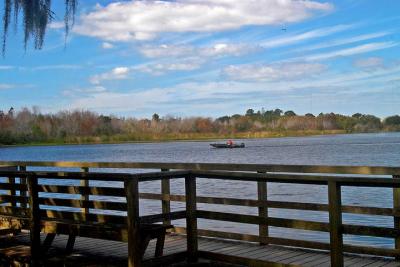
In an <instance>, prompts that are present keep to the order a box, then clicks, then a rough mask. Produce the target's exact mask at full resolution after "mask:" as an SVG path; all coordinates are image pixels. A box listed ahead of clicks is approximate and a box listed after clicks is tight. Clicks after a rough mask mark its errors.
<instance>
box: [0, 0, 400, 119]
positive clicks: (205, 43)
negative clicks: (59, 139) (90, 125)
mask: <svg viewBox="0 0 400 267" xmlns="http://www.w3.org/2000/svg"><path fill="white" fill-rule="evenodd" d="M3 2H4V1H0V10H1V11H3V9H4V7H3ZM63 3H64V1H57V0H53V6H52V8H53V10H54V12H55V18H54V20H53V22H52V23H51V24H50V26H49V28H48V30H47V33H46V37H45V44H44V47H43V49H42V50H34V49H33V48H32V47H33V46H32V44H30V45H28V48H27V50H26V51H25V50H24V46H23V36H22V33H23V30H22V28H20V27H17V32H16V33H14V32H13V31H12V30H11V31H10V33H9V36H8V43H7V51H6V55H5V57H4V58H0V110H8V109H9V108H10V107H11V106H12V107H14V108H15V109H20V108H22V107H29V108H30V107H34V106H35V107H38V108H39V109H40V110H41V111H42V112H53V113H55V112H58V111H60V110H75V109H78V110H91V111H95V112H98V113H102V114H113V115H116V116H129V117H138V118H143V117H150V116H151V115H152V114H153V113H158V114H160V116H167V115H170V116H181V117H189V116H209V117H214V118H215V117H219V116H223V115H232V114H236V113H241V114H243V113H244V112H245V111H246V110H247V109H249V108H253V109H255V110H259V109H262V108H264V109H266V110H269V109H275V108H280V109H283V110H293V111H295V112H296V113H298V114H305V113H308V112H311V113H314V114H319V113H320V112H323V113H328V112H335V113H341V114H346V115H351V114H354V113H357V112H360V113H368V114H374V115H376V116H379V117H381V118H384V117H387V116H389V115H394V114H399V113H400V35H399V31H400V27H399V26H400V15H399V14H400V12H399V11H400V1H397V0H380V1H376V0H336V1H329V0H326V1H322V0H321V1H320V0H318V1H317V0H313V1H312V0H309V1H307V0H304V1H296V0H243V1H237V0H175V1H172V0H170V1H167V0H159V1H152V0H141V1H140V0H136V1H101V0H97V1H94V0H79V5H78V11H77V12H78V14H76V22H75V25H74V27H73V28H72V30H71V32H70V34H69V35H68V37H67V39H65V32H64V26H63V22H62V21H63V16H64V13H63V12H64V8H65V7H64V6H63Z"/></svg>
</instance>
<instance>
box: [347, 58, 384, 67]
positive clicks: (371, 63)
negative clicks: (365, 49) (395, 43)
mask: <svg viewBox="0 0 400 267" xmlns="http://www.w3.org/2000/svg"><path fill="white" fill-rule="evenodd" d="M353 65H354V66H356V67H358V68H362V69H371V68H380V67H383V58H381V57H368V58H361V59H357V60H355V61H354V62H353Z"/></svg>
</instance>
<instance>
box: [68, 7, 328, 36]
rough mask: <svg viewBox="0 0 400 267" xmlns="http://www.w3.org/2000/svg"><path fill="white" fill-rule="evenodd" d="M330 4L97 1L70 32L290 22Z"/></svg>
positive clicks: (128, 32)
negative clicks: (103, 2)
mask: <svg viewBox="0 0 400 267" xmlns="http://www.w3.org/2000/svg"><path fill="white" fill-rule="evenodd" d="M332 9H333V6H332V5H331V4H329V3H320V2H317V1H311V0H306V1H295V0H284V1H282V0H258V1H236V0H201V1H200V0H176V1H165V0H159V1H150V0H147V1H127V2H116V3H111V4H109V5H107V6H105V7H102V6H100V5H98V6H97V8H96V9H95V10H94V11H92V12H90V13H88V14H86V15H83V16H82V18H81V24H80V25H77V26H76V27H75V32H77V33H79V34H82V35H87V36H92V37H97V38H101V39H103V40H108V41H132V40H149V39H153V38H155V37H157V36H158V35H159V34H160V33H163V32H178V33H182V32H215V31H225V30H233V29H238V28H240V27H243V26H248V25H276V24H282V23H293V22H298V21H302V20H305V19H307V18H309V17H311V16H312V15H313V13H314V12H321V11H322V12H326V11H330V10H332Z"/></svg>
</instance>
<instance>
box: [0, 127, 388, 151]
mask: <svg viewBox="0 0 400 267" xmlns="http://www.w3.org/2000/svg"><path fill="white" fill-rule="evenodd" d="M370 133H388V132H386V131H380V132H370ZM347 134H348V135H352V134H369V133H362V132H353V133H348V132H345V131H343V130H332V131H301V132H280V133H277V132H276V133H274V132H253V133H240V134H236V135H234V136H207V135H206V136H205V137H204V138H164V139H162V138H154V139H149V140H132V141H109V142H107V141H105V142H97V141H93V142H37V143H36V142H35V143H26V144H13V145H1V144H0V148H8V147H35V146H79V145H118V144H146V143H171V142H207V141H220V140H226V139H241V140H251V139H268V138H287V137H313V136H330V135H347Z"/></svg>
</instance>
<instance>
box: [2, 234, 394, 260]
mask: <svg viewBox="0 0 400 267" xmlns="http://www.w3.org/2000/svg"><path fill="white" fill-rule="evenodd" d="M42 238H44V237H43V236H42ZM18 239H19V241H20V243H22V244H27V243H28V242H29V237H28V236H27V235H26V234H22V235H20V236H19V237H18ZM67 240H68V237H67V236H64V235H60V236H57V237H56V238H55V240H54V242H53V248H52V249H53V250H58V251H60V254H61V252H62V251H63V250H64V249H65V244H66V242H67ZM155 249H156V242H154V241H150V244H149V248H148V250H147V251H146V253H145V255H144V265H146V262H147V263H150V262H151V260H150V259H151V258H152V257H153V254H154V252H155ZM185 251H186V237H185V236H184V235H175V234H171V235H168V236H167V238H166V241H165V248H164V255H165V256H169V255H172V254H174V255H177V253H183V252H185ZM1 253H2V249H1V248H0V254H1ZM178 255H179V254H178ZM199 256H202V257H209V258H211V259H214V260H217V259H219V260H222V261H226V262H229V261H230V262H236V263H240V261H238V260H242V261H245V262H243V264H245V263H246V262H247V263H259V265H253V266H310V267H311V266H318V267H319V266H330V264H329V261H330V256H329V253H326V252H321V251H307V250H300V249H294V248H290V247H282V246H275V245H265V246H259V245H257V244H251V243H247V242H235V241H226V240H218V239H211V238H199ZM127 258H128V247H127V244H126V243H122V242H116V241H107V240H96V239H91V238H83V237H77V239H76V244H75V250H74V253H73V254H72V255H70V256H67V257H66V258H62V257H58V258H57V257H53V258H50V259H49V262H50V263H54V262H57V261H58V262H60V261H63V260H65V261H67V262H68V261H70V262H76V264H75V266H76V267H79V266H89V265H90V266H124V265H125V264H126V260H127ZM268 262H277V264H275V265H271V264H269V265H268V264H267V263H268ZM85 264H87V265H85ZM344 265H345V266H349V267H353V266H354V267H355V266H357V267H359V266H369V267H379V266H382V267H383V266H385V267H389V266H400V263H396V262H395V261H394V260H391V259H384V258H378V257H359V256H355V255H346V254H345V256H344ZM49 266H52V265H49Z"/></svg>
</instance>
